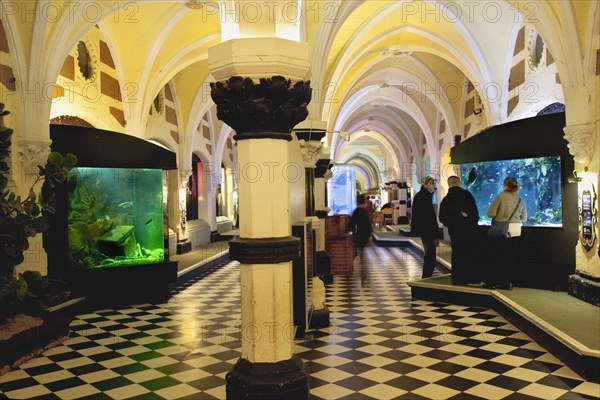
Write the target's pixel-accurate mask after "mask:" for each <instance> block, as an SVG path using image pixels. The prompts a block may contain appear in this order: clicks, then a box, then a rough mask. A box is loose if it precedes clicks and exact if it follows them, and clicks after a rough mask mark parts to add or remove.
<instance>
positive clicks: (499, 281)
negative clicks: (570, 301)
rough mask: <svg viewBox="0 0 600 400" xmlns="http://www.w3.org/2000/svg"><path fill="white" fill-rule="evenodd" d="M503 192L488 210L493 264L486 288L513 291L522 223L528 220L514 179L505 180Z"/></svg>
mask: <svg viewBox="0 0 600 400" xmlns="http://www.w3.org/2000/svg"><path fill="white" fill-rule="evenodd" d="M502 188H503V189H504V190H503V191H502V192H501V193H498V194H497V195H496V197H494V200H492V204H490V207H489V208H488V210H487V215H488V217H490V218H492V226H491V227H490V230H489V231H488V236H490V237H491V238H492V242H493V247H494V248H495V250H497V252H494V253H495V257H494V261H496V262H493V263H492V268H493V271H492V277H493V278H492V282H487V283H488V285H487V286H488V287H500V288H504V289H508V290H512V286H513V284H512V283H513V278H514V271H515V268H516V264H517V252H518V248H519V239H518V237H519V236H521V222H522V221H525V220H526V219H527V209H526V207H525V201H524V200H523V199H522V198H521V197H519V194H518V192H519V183H518V182H517V180H516V179H515V178H510V177H509V178H506V179H504V182H503V183H502Z"/></svg>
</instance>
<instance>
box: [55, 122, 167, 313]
mask: <svg viewBox="0 0 600 400" xmlns="http://www.w3.org/2000/svg"><path fill="white" fill-rule="evenodd" d="M50 136H51V139H52V150H53V151H58V152H60V153H63V154H66V153H73V154H75V155H76V156H77V158H78V162H77V165H76V167H75V168H73V169H72V170H71V171H70V172H69V176H68V179H67V182H66V183H65V184H64V185H63V187H61V188H59V191H58V192H57V199H56V200H57V208H56V214H55V215H53V216H51V227H50V229H49V231H47V232H46V233H45V234H44V247H45V249H46V252H47V254H48V273H49V275H51V276H54V277H56V278H58V279H61V280H64V281H66V282H67V283H68V284H69V288H70V290H71V291H72V293H73V295H74V296H81V297H85V298H86V299H88V301H89V302H91V303H93V304H94V305H97V306H105V305H106V306H108V305H114V304H131V303H136V302H163V301H166V300H167V299H168V294H169V284H170V283H172V282H175V281H176V279H177V263H176V262H173V261H170V260H169V254H168V232H169V229H168V214H167V210H168V207H167V206H168V204H167V202H168V192H167V187H168V183H167V171H166V170H169V169H175V168H176V159H175V153H173V152H171V151H169V150H167V149H166V148H164V147H162V146H158V145H156V144H154V143H151V142H148V141H146V140H143V139H140V138H137V137H133V136H129V135H125V134H122V133H117V132H110V131H102V130H98V129H92V128H82V127H75V126H64V125H51V128H50Z"/></svg>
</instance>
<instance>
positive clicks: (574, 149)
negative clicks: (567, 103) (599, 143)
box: [563, 124, 596, 165]
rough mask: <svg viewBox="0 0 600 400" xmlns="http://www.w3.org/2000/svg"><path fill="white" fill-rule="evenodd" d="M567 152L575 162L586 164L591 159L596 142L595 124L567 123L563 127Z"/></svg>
mask: <svg viewBox="0 0 600 400" xmlns="http://www.w3.org/2000/svg"><path fill="white" fill-rule="evenodd" d="M563 131H564V132H565V139H566V140H567V142H569V143H568V144H567V147H568V148H569V153H571V154H572V155H573V159H574V160H575V162H576V163H579V164H583V165H587V164H589V163H590V161H591V160H592V157H593V155H594V149H595V144H596V143H595V142H596V124H582V125H569V126H565V127H564V128H563Z"/></svg>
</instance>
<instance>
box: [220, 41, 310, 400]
mask: <svg viewBox="0 0 600 400" xmlns="http://www.w3.org/2000/svg"><path fill="white" fill-rule="evenodd" d="M257 54H258V56H257ZM264 54H269V55H272V54H276V55H277V56H260V55H264ZM308 54H309V52H308V45H306V44H304V43H298V42H292V41H288V40H284V39H278V38H269V39H268V40H266V39H265V38H262V39H260V40H258V39H235V40H230V41H228V42H224V43H222V44H219V45H216V46H214V47H212V48H210V49H209V60H210V61H209V62H211V65H210V67H211V73H212V74H213V76H214V77H215V79H216V80H217V82H216V83H212V84H211V97H212V99H213V101H214V102H215V104H216V105H217V117H218V118H219V119H221V120H222V121H223V122H225V123H226V124H228V125H229V126H231V127H232V128H233V129H234V130H235V132H236V135H235V136H234V140H236V142H237V147H238V151H237V154H238V163H239V172H238V173H239V182H238V192H239V215H240V223H239V225H240V237H239V238H238V239H236V240H232V241H231V242H230V243H229V246H230V247H229V252H230V258H231V259H234V260H238V261H239V262H240V264H241V265H240V276H241V296H242V321H241V322H242V324H241V339H242V354H241V358H240V359H239V360H238V362H237V363H236V365H235V366H234V367H233V369H232V370H231V371H229V372H228V374H227V377H226V380H227V388H226V391H227V398H228V399H242V398H243V399H257V400H258V399H286V398H294V399H308V398H309V375H308V367H307V366H306V365H305V364H304V363H303V362H302V360H301V359H300V357H298V356H297V355H295V354H294V352H293V345H294V343H293V338H294V336H295V332H294V325H293V307H292V260H293V259H294V258H296V257H298V256H299V254H300V240H299V239H298V238H295V237H292V236H291V221H290V210H289V208H290V202H289V191H290V189H289V188H290V182H289V181H288V180H287V179H286V175H285V168H286V166H287V165H288V164H289V162H290V154H291V153H290V152H291V151H293V149H291V148H290V141H291V139H292V137H291V131H292V128H293V127H294V126H295V125H296V124H297V123H299V122H300V121H302V120H304V119H305V118H306V117H307V115H308V111H307V109H306V106H307V104H308V103H309V101H310V97H311V89H310V87H309V82H304V81H302V77H303V76H304V75H305V74H306V72H307V71H308ZM303 59H305V60H306V62H305V63H303V62H301V60H303ZM304 67H306V68H305V69H304ZM242 73H245V78H242V77H240V76H236V75H237V74H242ZM284 73H285V74H286V77H285V78H284V77H283V76H281V75H283V74H284ZM232 75H233V76H232ZM261 76H262V77H265V76H267V77H269V76H270V77H269V78H261ZM256 78H259V79H258V80H256ZM291 80H294V81H295V82H294V83H292V81H291Z"/></svg>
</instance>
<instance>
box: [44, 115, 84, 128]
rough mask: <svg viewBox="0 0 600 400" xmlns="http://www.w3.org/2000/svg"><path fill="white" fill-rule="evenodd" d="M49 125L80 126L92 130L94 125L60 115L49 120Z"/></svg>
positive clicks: (69, 116) (73, 117)
mask: <svg viewBox="0 0 600 400" xmlns="http://www.w3.org/2000/svg"><path fill="white" fill-rule="evenodd" d="M50 123H51V124H54V125H70V126H80V127H82V128H93V127H94V125H92V124H90V123H89V122H87V121H86V120H85V119H82V118H79V117H77V116H74V115H60V116H58V117H55V118H52V119H51V120H50Z"/></svg>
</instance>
